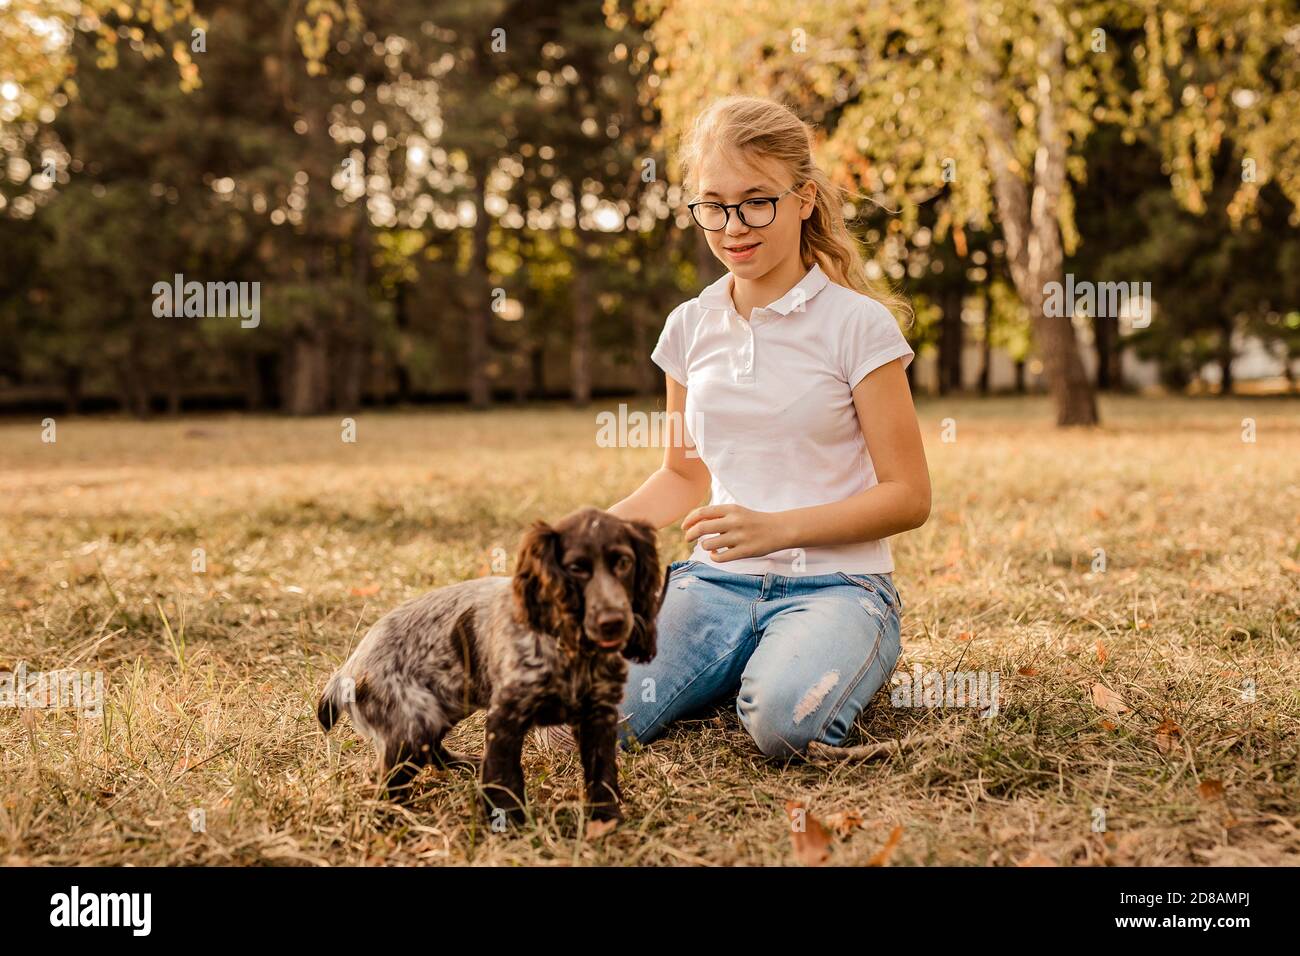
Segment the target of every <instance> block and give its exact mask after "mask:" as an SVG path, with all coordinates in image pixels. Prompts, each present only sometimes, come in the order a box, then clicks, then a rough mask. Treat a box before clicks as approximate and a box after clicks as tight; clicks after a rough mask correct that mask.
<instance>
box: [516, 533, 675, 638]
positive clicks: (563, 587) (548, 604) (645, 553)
mask: <svg viewBox="0 0 1300 956" xmlns="http://www.w3.org/2000/svg"><path fill="white" fill-rule="evenodd" d="M663 587H664V579H663V576H662V574H661V573H660V570H659V552H658V549H657V548H656V547H655V530H654V528H652V527H651V526H650V525H648V524H646V523H645V522H642V521H624V520H623V519H621V518H616V517H615V516H614V515H611V514H609V513H608V512H605V511H599V510H597V509H595V508H582V509H580V510H578V511H575V512H574V513H573V514H571V515H568V516H567V517H565V518H563V519H561V520H560V521H559V522H557V523H556V524H555V525H554V526H552V525H548V524H546V523H545V522H543V521H538V522H537V523H535V524H534V525H533V526H532V528H530V529H529V531H528V533H527V535H525V537H524V542H523V546H522V547H521V548H520V551H519V561H518V564H517V570H516V571H515V579H514V589H515V602H516V605H517V609H518V613H519V615H520V618H521V619H522V620H523V621H524V622H525V623H526V624H527V625H528V626H529V627H531V628H532V629H533V630H534V631H540V632H542V633H544V634H550V635H552V636H554V637H555V638H556V639H557V640H558V641H559V642H560V646H561V647H562V648H564V650H565V651H566V652H567V653H568V654H569V655H571V656H572V655H576V654H578V653H580V652H582V653H616V652H621V653H622V655H623V656H624V657H626V658H628V659H629V660H633V661H637V662H638V663H644V662H646V661H649V660H650V659H651V658H653V657H654V655H655V617H656V615H658V613H659V605H660V603H661V601H662V600H663Z"/></svg>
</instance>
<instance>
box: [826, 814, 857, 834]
mask: <svg viewBox="0 0 1300 956" xmlns="http://www.w3.org/2000/svg"><path fill="white" fill-rule="evenodd" d="M822 822H823V823H825V824H826V826H827V827H829V828H830V830H831V832H833V833H834V834H835V835H836V836H838V837H846V836H848V835H849V834H850V833H852V832H853V831H854V830H857V829H858V828H859V827H861V826H862V814H860V813H858V811H856V810H839V811H836V812H835V813H828V814H826V819H825V820H823V821H822Z"/></svg>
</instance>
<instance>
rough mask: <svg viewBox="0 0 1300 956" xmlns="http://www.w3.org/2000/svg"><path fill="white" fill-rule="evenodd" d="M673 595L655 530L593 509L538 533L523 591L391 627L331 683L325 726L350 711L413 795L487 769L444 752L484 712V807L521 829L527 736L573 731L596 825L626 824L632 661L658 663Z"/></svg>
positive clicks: (403, 618)
mask: <svg viewBox="0 0 1300 956" xmlns="http://www.w3.org/2000/svg"><path fill="white" fill-rule="evenodd" d="M663 586H664V581H663V579H662V577H661V573H660V567H659V558H658V553H657V551H656V548H655V532H654V529H653V528H652V527H650V526H649V525H648V524H644V523H641V522H627V521H623V520H621V519H619V518H616V517H614V516H613V515H610V514H608V513H606V512H603V511H598V510H596V509H594V508H584V509H582V510H580V511H577V512H574V513H573V514H571V515H569V516H567V517H566V518H564V519H563V520H561V521H560V522H558V523H557V524H556V525H555V526H554V527H551V526H549V525H547V524H545V523H543V522H538V523H536V524H535V525H534V526H533V527H532V528H531V529H530V530H529V532H528V534H527V536H526V537H525V540H524V543H523V545H522V547H521V548H520V553H519V561H518V564H517V568H516V572H515V576H514V578H513V579H512V578H505V577H490V578H479V579H477V580H472V581H464V582H462V583H460V584H454V585H451V586H449V587H444V588H440V589H438V590H436V591H432V592H430V593H429V594H425V595H423V596H421V597H418V598H415V599H414V600H411V601H408V602H407V603H405V604H403V605H401V606H400V607H398V608H396V609H394V610H393V611H391V612H389V613H388V614H386V615H385V616H384V617H382V618H380V620H379V621H377V622H376V623H375V625H374V626H373V627H372V628H371V629H370V631H369V632H368V633H367V634H366V636H365V637H364V638H363V639H362V641H361V643H360V644H359V645H358V646H357V649H356V651H354V652H353V654H352V656H351V657H349V658H348V660H347V661H346V662H345V663H344V664H343V666H342V667H340V668H339V670H338V671H337V672H336V673H335V674H334V676H333V677H331V678H330V680H329V683H328V684H327V685H326V687H325V691H324V693H323V694H322V695H321V698H320V703H319V704H318V706H317V711H316V712H317V716H318V717H319V718H320V722H321V725H322V726H323V727H324V728H325V729H326V730H329V729H330V727H332V726H333V725H334V723H335V721H337V719H338V715H339V713H340V712H346V713H348V714H349V715H350V716H351V717H352V722H353V724H354V725H355V726H356V728H357V729H358V730H359V731H360V732H361V733H362V734H363V735H364V736H365V737H367V738H368V739H369V740H370V741H371V742H372V743H373V744H374V745H375V749H376V751H377V753H378V755H379V770H380V774H381V780H382V781H384V782H385V783H386V785H387V787H388V788H389V789H390V791H391V790H398V789H401V788H405V787H408V786H409V784H410V780H411V777H413V776H414V775H415V773H417V772H418V771H419V769H420V767H421V766H423V765H424V764H430V763H431V764H434V765H436V766H444V767H445V766H448V765H452V764H457V763H464V764H474V763H477V762H478V761H476V760H474V759H472V758H468V757H464V756H461V755H459V754H455V753H453V752H451V751H449V750H447V749H446V748H445V747H444V746H443V743H442V740H443V737H444V736H446V734H447V732H448V731H449V730H450V729H451V728H452V727H454V726H455V725H456V724H457V723H458V722H459V721H461V720H463V719H464V718H465V717H467V716H469V715H470V714H472V713H473V712H474V711H476V710H478V709H480V708H486V709H487V712H488V713H487V734H486V741H485V745H484V752H483V759H482V761H481V765H482V784H483V794H484V809H485V810H486V811H487V812H488V814H489V815H491V814H492V812H493V810H494V809H496V808H502V809H504V810H505V811H506V813H507V815H508V816H509V818H510V819H512V820H515V821H519V820H521V819H522V818H523V805H524V780H523V770H522V768H521V766H520V755H521V752H522V750H523V742H524V736H525V735H526V734H527V732H528V730H529V729H530V728H531V727H533V726H535V725H541V726H548V725H553V724H568V725H570V726H571V727H572V728H573V730H574V733H575V736H576V737H577V740H578V749H579V752H580V754H581V757H582V768H583V775H584V778H585V780H586V787H587V799H588V801H589V802H590V804H591V805H592V813H593V816H595V817H596V818H597V819H619V818H621V816H622V814H621V812H620V810H619V807H618V803H619V800H620V799H621V795H620V793H619V789H618V767H617V762H616V755H617V724H618V720H619V718H620V714H619V707H620V704H621V703H622V697H623V685H624V683H625V681H626V679H627V663H626V661H625V660H624V658H625V657H626V658H628V659H631V660H635V661H648V660H650V659H651V658H653V657H654V654H655V616H656V615H657V613H658V611H659V605H660V603H661V601H662V600H663Z"/></svg>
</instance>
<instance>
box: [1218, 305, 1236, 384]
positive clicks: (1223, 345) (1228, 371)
mask: <svg viewBox="0 0 1300 956" xmlns="http://www.w3.org/2000/svg"><path fill="white" fill-rule="evenodd" d="M1234 358H1235V356H1234V355H1233V351H1232V320H1231V319H1226V318H1225V319H1224V320H1223V322H1222V323H1221V325H1220V328H1219V394H1220V395H1231V394H1232V386H1233V380H1232V360H1233V359H1234Z"/></svg>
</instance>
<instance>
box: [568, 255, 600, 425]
mask: <svg viewBox="0 0 1300 956" xmlns="http://www.w3.org/2000/svg"><path fill="white" fill-rule="evenodd" d="M571 294H572V302H573V343H572V350H571V351H570V353H569V394H570V396H571V397H572V399H573V404H575V405H586V404H587V403H588V402H590V401H591V326H592V320H593V317H594V315H595V311H596V309H595V302H594V301H593V299H592V292H591V266H590V263H589V262H588V260H587V250H586V248H585V247H584V243H583V242H582V240H581V238H579V240H578V248H577V249H576V250H574V255H573V289H572V293H571Z"/></svg>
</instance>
